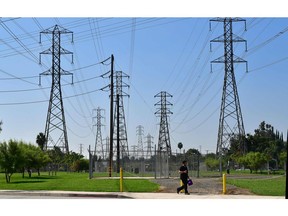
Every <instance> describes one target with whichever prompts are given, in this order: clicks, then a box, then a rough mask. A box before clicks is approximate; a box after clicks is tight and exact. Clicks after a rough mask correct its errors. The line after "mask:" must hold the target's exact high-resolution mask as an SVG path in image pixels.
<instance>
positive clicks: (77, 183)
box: [0, 172, 159, 192]
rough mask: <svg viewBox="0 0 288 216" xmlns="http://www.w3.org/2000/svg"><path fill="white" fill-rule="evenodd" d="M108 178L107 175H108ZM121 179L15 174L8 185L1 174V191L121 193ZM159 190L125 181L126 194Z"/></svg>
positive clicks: (143, 182)
mask: <svg viewBox="0 0 288 216" xmlns="http://www.w3.org/2000/svg"><path fill="white" fill-rule="evenodd" d="M106 176H107V175H106ZM119 188H120V186H119V179H97V178H94V179H88V173H66V172H57V175H56V176H49V175H48V173H41V176H39V177H38V176H37V174H36V173H35V174H34V175H32V177H31V178H28V176H26V177H25V178H22V174H20V173H15V174H13V175H12V177H11V182H10V183H8V184H7V183H6V181H5V175H4V174H3V173H0V190H62V191H92V192H119ZM158 188H159V185H158V184H155V183H153V182H151V181H149V180H146V179H125V178H124V181H123V190H124V191H125V192H154V191H157V190H158Z"/></svg>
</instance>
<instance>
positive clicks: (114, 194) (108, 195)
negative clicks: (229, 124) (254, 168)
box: [0, 190, 285, 199]
mask: <svg viewBox="0 0 288 216" xmlns="http://www.w3.org/2000/svg"><path fill="white" fill-rule="evenodd" d="M0 196H13V197H17V196H19V197H21V196H26V197H27V196H28V197H31V198H32V197H33V196H37V197H42V196H43V198H44V197H46V198H47V197H49V196H50V197H54V198H55V197H59V198H65V197H67V198H69V197H70V198H72V197H73V198H111V199H115V198H124V199H125V198H126V199H285V197H284V196H283V197H282V196H257V195H222V194H220V195H219V194H218V195H215V194H212V195H197V194H190V195H184V194H177V193H130V192H122V193H121V192H118V193H117V192H75V191H25V190H19V191H18V190H0Z"/></svg>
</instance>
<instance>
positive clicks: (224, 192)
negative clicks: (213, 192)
mask: <svg viewBox="0 0 288 216" xmlns="http://www.w3.org/2000/svg"><path fill="white" fill-rule="evenodd" d="M223 194H226V174H225V173H224V174H223Z"/></svg>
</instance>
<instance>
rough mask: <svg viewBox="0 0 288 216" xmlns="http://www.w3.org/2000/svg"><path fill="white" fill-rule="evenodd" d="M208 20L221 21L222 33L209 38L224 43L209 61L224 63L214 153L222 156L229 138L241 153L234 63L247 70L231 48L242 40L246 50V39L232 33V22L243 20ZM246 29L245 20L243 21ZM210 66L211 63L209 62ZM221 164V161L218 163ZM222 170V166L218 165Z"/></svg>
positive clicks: (242, 129)
mask: <svg viewBox="0 0 288 216" xmlns="http://www.w3.org/2000/svg"><path fill="white" fill-rule="evenodd" d="M210 21H215V22H223V26H224V34H223V35H221V36H219V37H217V38H215V39H214V40H211V42H221V43H224V55H223V56H221V57H219V58H217V59H215V60H214V61H211V63H224V68H225V71H224V72H225V75H224V84H223V93H222V102H221V111H220V119H219V128H218V140H217V149H216V153H217V154H218V155H219V156H220V158H221V157H222V155H224V154H225V153H227V151H228V150H229V148H230V144H231V138H232V139H233V138H236V140H239V143H238V145H239V150H240V151H241V153H243V152H245V142H244V136H245V130H244V124H243V118H242V113H241V107H240V101H239V96H238V91H237V85H236V80H235V74H234V63H246V71H247V61H245V60H243V59H242V58H240V57H238V56H236V55H235V54H234V52H233V51H234V50H233V44H234V43H235V42H244V43H245V45H246V50H247V43H246V40H244V39H242V38H240V37H239V36H237V35H235V34H233V31H232V24H233V22H240V21H242V22H243V21H244V22H245V20H244V19H241V18H216V19H211V20H210ZM245 30H246V22H245ZM211 68H212V64H211ZM220 166H221V163H220ZM220 171H221V172H222V167H220Z"/></svg>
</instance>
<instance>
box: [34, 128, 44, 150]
mask: <svg viewBox="0 0 288 216" xmlns="http://www.w3.org/2000/svg"><path fill="white" fill-rule="evenodd" d="M45 142H46V137H45V135H44V134H43V133H42V132H40V133H39V134H38V135H37V137H36V143H37V144H38V146H39V148H40V149H41V150H42V151H43V150H44V145H45Z"/></svg>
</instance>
